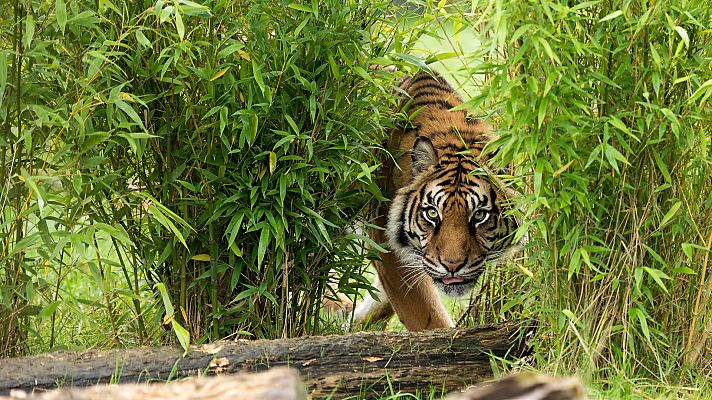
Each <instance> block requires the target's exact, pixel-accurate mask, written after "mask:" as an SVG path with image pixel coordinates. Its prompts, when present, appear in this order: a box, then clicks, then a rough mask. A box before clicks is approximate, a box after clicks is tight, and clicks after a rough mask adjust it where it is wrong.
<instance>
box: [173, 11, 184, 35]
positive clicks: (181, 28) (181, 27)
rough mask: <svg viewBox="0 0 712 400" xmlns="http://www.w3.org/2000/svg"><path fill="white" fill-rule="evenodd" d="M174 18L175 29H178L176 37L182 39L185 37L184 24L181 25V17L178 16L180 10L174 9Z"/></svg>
mask: <svg viewBox="0 0 712 400" xmlns="http://www.w3.org/2000/svg"><path fill="white" fill-rule="evenodd" d="M175 20H176V31H178V37H180V40H183V39H184V38H185V26H184V25H183V17H181V16H180V12H177V11H176V13H175Z"/></svg>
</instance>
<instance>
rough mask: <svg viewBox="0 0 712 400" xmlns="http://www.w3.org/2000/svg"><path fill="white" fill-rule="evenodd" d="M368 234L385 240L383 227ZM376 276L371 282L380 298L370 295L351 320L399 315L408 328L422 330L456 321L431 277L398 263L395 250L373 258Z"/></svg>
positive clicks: (441, 326)
mask: <svg viewBox="0 0 712 400" xmlns="http://www.w3.org/2000/svg"><path fill="white" fill-rule="evenodd" d="M371 237H372V238H374V240H376V241H377V242H381V243H382V242H383V241H384V240H385V237H384V234H383V231H372V232H371ZM374 265H375V267H376V271H377V272H378V278H377V279H376V282H374V286H375V287H376V288H377V289H378V290H379V292H380V293H381V295H379V300H380V301H379V300H376V299H373V298H372V297H371V296H370V295H369V296H368V297H367V298H366V299H365V300H364V302H363V303H362V304H361V305H357V307H356V311H355V313H354V322H363V321H372V322H375V321H377V320H379V319H385V318H388V317H390V316H391V315H393V312H394V311H395V313H396V314H397V315H398V318H400V320H401V322H402V323H403V325H405V327H406V328H408V330H409V331H423V330H429V329H437V328H451V327H454V326H455V324H454V322H453V321H452V318H451V317H450V314H449V313H448V312H447V309H446V308H445V306H444V305H443V304H442V302H441V301H440V295H439V293H438V291H437V289H436V288H435V285H433V282H432V279H431V278H430V277H428V276H425V275H424V274H423V273H422V272H417V275H414V272H413V271H411V270H409V269H408V268H406V267H404V266H402V265H401V262H400V260H399V259H398V256H397V255H396V254H395V253H394V252H392V251H391V252H389V253H385V254H382V255H381V261H380V262H379V261H376V262H374Z"/></svg>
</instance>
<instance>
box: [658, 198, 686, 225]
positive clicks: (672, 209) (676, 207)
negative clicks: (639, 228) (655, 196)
mask: <svg viewBox="0 0 712 400" xmlns="http://www.w3.org/2000/svg"><path fill="white" fill-rule="evenodd" d="M681 206H682V201H678V202H676V203H675V204H673V205H672V207H670V209H669V210H668V212H667V213H665V216H664V217H663V219H662V220H660V224H659V225H658V229H660V228H662V227H663V226H665V224H667V223H668V222H670V220H671V219H672V218H673V217H674V216H675V214H677V211H678V210H679V209H680V207H681Z"/></svg>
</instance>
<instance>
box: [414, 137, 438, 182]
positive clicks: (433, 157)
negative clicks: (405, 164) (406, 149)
mask: <svg viewBox="0 0 712 400" xmlns="http://www.w3.org/2000/svg"><path fill="white" fill-rule="evenodd" d="M410 160H411V167H412V169H413V176H417V175H419V174H420V173H421V172H423V171H425V170H426V169H428V167H430V166H431V165H435V164H437V162H438V153H437V151H435V147H434V146H433V142H431V141H430V139H428V138H426V137H423V136H418V138H416V139H415V143H413V151H412V152H411V153H410Z"/></svg>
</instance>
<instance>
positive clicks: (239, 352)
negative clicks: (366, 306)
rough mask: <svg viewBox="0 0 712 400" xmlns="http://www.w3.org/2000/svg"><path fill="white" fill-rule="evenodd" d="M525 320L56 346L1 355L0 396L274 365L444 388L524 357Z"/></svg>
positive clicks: (315, 383) (361, 384)
mask: <svg viewBox="0 0 712 400" xmlns="http://www.w3.org/2000/svg"><path fill="white" fill-rule="evenodd" d="M532 329H533V328H531V327H527V326H526V325H525V324H522V323H505V324H501V325H485V326H480V327H475V328H468V329H459V330H458V329H445V330H436V331H428V332H420V333H414V332H405V333H386V332H361V333H355V334H350V335H342V336H337V335H333V336H312V337H302V338H294V339H281V340H256V341H238V342H232V341H221V342H215V343H212V344H209V345H202V346H197V347H194V348H192V349H191V351H190V352H188V353H187V354H185V355H183V352H182V350H179V349H177V348H173V347H163V348H136V349H127V350H107V351H97V350H90V351H86V352H80V353H74V352H58V353H51V354H45V355H41V356H35V357H22V358H16V359H5V360H0V395H6V394H8V393H9V391H10V390H11V389H21V390H24V391H28V392H31V391H33V390H46V389H53V388H56V387H58V386H60V387H66V386H75V387H76V386H89V385H95V384H99V383H109V382H111V383H137V382H150V381H165V380H167V379H168V378H169V377H172V379H177V378H182V377H185V376H192V375H198V374H204V373H207V374H221V373H223V374H234V373H238V372H244V371H262V370H266V369H269V368H272V367H275V366H290V367H294V368H296V369H297V370H299V373H300V374H301V376H302V377H303V378H304V380H305V381H306V384H307V388H308V392H309V393H310V394H311V395H312V396H313V397H314V398H320V397H324V396H328V395H330V394H334V395H336V396H337V397H343V396H344V395H352V394H359V393H360V394H362V395H379V394H382V393H389V390H390V388H391V387H392V388H393V389H394V390H401V391H406V392H414V391H415V390H418V389H421V390H429V389H430V387H435V388H436V389H437V390H440V389H444V390H447V391H450V390H454V389H457V388H461V387H464V386H467V385H471V384H474V383H477V382H480V381H482V380H485V379H488V378H490V377H491V376H492V370H491V367H490V356H489V355H490V354H492V355H494V356H496V357H503V358H506V357H509V358H511V357H519V356H522V355H523V353H524V352H525V350H526V345H525V343H524V340H523V339H522V338H524V337H526V336H527V335H526V334H527V333H528V332H531V330H532Z"/></svg>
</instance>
